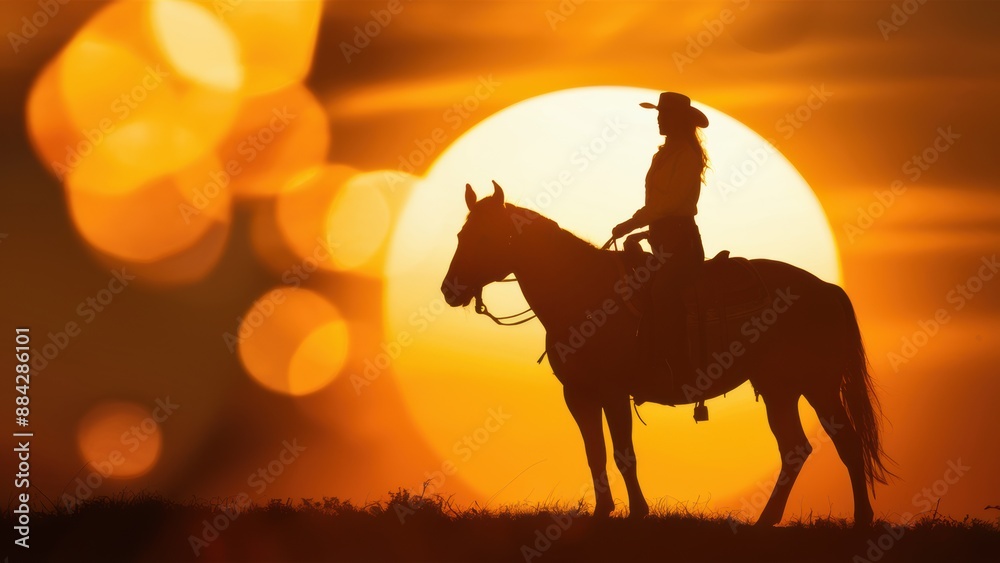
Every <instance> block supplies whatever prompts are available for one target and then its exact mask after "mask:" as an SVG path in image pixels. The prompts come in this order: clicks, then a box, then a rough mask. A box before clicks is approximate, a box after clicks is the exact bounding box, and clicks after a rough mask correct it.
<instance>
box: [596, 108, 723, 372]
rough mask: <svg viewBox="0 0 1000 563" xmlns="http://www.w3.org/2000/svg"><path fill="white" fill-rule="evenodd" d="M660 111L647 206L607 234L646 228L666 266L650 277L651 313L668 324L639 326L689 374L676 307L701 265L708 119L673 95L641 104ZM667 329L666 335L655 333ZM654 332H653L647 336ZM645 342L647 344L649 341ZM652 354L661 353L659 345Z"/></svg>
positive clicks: (620, 234)
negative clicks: (660, 139) (699, 219)
mask: <svg viewBox="0 0 1000 563" xmlns="http://www.w3.org/2000/svg"><path fill="white" fill-rule="evenodd" d="M640 105H641V106H642V107H644V108H652V109H656V110H657V111H658V115H657V123H658V124H659V126H660V134H661V135H664V136H665V137H666V141H665V142H664V143H663V145H661V146H660V149H659V150H658V151H657V152H656V154H654V155H653V162H652V164H651V165H650V167H649V172H647V173H646V202H645V205H644V206H643V207H642V208H641V209H639V210H638V211H636V212H635V214H634V215H632V217H631V218H630V219H628V220H627V221H625V222H623V223H621V224H619V225H618V226H616V227H615V228H614V229H613V230H612V231H611V234H612V236H614V237H615V238H620V237H623V236H625V235H627V234H628V233H630V232H632V231H634V230H636V229H639V228H642V227H645V226H647V225H648V226H649V244H650V246H651V247H652V248H653V250H654V252H655V254H656V255H657V256H659V257H662V259H663V260H664V263H663V267H662V268H660V269H659V271H658V272H656V274H655V275H654V277H653V282H652V288H653V290H652V295H653V313H654V315H655V316H656V317H658V318H665V319H666V323H662V322H657V323H648V322H647V323H643V324H644V325H645V330H643V331H641V332H645V333H646V338H648V339H653V340H652V342H655V343H658V344H660V343H666V344H667V346H666V348H667V350H666V351H667V358H666V359H667V360H668V362H669V363H670V365H671V368H672V371H673V372H674V373H678V371H680V372H681V373H684V372H689V370H690V368H691V366H690V362H689V361H688V360H689V358H688V357H687V356H688V355H687V353H686V351H687V345H686V340H685V338H684V325H685V322H684V312H683V308H682V306H681V302H680V296H679V293H680V291H679V289H680V284H681V282H682V281H683V279H684V278H685V277H687V275H688V274H689V273H690V272H691V271H692V270H693V268H694V267H695V266H697V265H698V264H700V263H701V262H702V261H704V260H705V250H704V248H703V247H702V244H701V234H700V232H699V231H698V225H696V224H695V222H694V216H695V215H696V214H697V213H698V197H699V196H700V195H701V184H702V181H703V179H704V172H705V167H706V165H707V159H706V157H705V149H704V147H702V145H701V140H700V139H699V135H698V128H704V127H708V117H706V116H705V114H704V113H702V112H701V111H700V110H698V109H697V108H694V107H692V106H691V99H690V98H688V97H687V96H685V95H683V94H678V93H676V92H663V93H662V94H660V99H659V102H658V103H657V104H656V105H653V104H650V103H646V102H644V103H642V104H640ZM660 326H666V327H669V328H670V329H671V333H672V334H669V335H666V334H659V332H660V331H659V330H656V328H654V327H660ZM650 329H652V330H650ZM647 342H649V340H647ZM656 348H659V349H662V344H660V346H657V347H656Z"/></svg>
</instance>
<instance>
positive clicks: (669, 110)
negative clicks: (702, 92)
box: [639, 92, 708, 127]
mask: <svg viewBox="0 0 1000 563" xmlns="http://www.w3.org/2000/svg"><path fill="white" fill-rule="evenodd" d="M639 105H640V106H642V107H644V108H650V109H655V110H659V111H661V112H663V113H665V114H666V115H667V116H668V117H671V118H681V119H685V120H688V121H690V122H691V124H692V125H694V126H695V127H708V117H707V116H706V115H705V114H704V113H702V112H701V110H700V109H698V108H696V107H692V106H691V98H689V97H687V96H685V95H684V94H678V93H677V92H663V93H661V94H660V101H659V102H658V103H657V104H655V105H654V104H651V103H649V102H642V103H641V104H639Z"/></svg>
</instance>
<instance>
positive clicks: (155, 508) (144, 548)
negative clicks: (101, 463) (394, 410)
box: [3, 490, 1000, 563]
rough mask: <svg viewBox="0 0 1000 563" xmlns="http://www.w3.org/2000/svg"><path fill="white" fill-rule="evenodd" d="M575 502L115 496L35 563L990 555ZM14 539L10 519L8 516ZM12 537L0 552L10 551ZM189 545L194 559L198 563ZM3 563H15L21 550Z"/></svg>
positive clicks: (69, 525) (52, 536) (994, 546)
mask: <svg viewBox="0 0 1000 563" xmlns="http://www.w3.org/2000/svg"><path fill="white" fill-rule="evenodd" d="M587 508H588V507H586V506H584V505H576V506H569V505H560V506H541V505H538V506H527V505H524V506H506V507H499V508H492V507H481V506H478V505H473V506H471V507H458V506H456V505H455V504H454V503H452V502H451V501H450V499H448V498H444V497H441V496H431V497H422V496H419V495H413V494H411V493H409V492H407V491H402V490H401V491H397V492H395V493H391V494H390V495H389V498H388V500H384V501H379V502H371V503H367V504H354V503H352V502H350V501H342V500H339V499H337V498H323V499H321V500H314V499H311V498H310V499H300V500H298V501H292V500H291V499H286V500H272V501H271V502H269V503H268V504H264V505H258V504H247V505H245V506H239V502H238V500H237V499H221V500H215V501H206V500H195V501H192V502H189V503H176V502H170V501H167V500H164V499H162V498H160V497H158V496H155V495H149V494H135V495H128V494H126V495H119V496H117V497H115V498H107V497H103V498H97V499H94V500H90V501H88V502H85V503H82V504H81V505H79V507H78V508H77V509H76V510H74V511H72V512H69V511H67V510H65V509H62V508H58V507H57V508H56V509H55V510H53V511H50V512H48V513H42V514H33V517H32V534H31V546H32V547H31V555H32V557H31V560H32V561H143V562H146V561H206V562H208V561H211V562H215V561H515V562H516V561H532V562H534V561H541V562H543V563H545V562H550V561H649V560H653V559H656V560H659V561H664V560H666V561H755V562H756V561H761V562H771V561H850V562H861V561H873V562H874V561H879V562H886V561H907V562H911V561H996V560H997V559H996V558H997V554H998V553H1000V526H998V522H1000V520H998V522H988V521H983V520H976V519H969V518H966V519H965V520H961V521H958V520H954V519H950V518H942V517H940V516H937V515H936V514H935V515H931V516H929V517H926V518H923V519H920V520H918V521H915V522H913V523H911V524H910V525H909V526H906V527H894V526H890V525H889V524H887V523H885V522H877V523H876V524H875V525H874V526H872V527H871V528H866V529H864V530H855V529H852V528H851V526H850V522H848V521H846V520H843V519H837V518H829V517H820V518H813V517H811V516H805V517H801V518H799V519H797V520H794V521H792V522H790V523H788V524H787V525H785V526H782V527H777V528H762V529H761V528H753V527H752V526H750V525H749V524H748V522H747V521H746V520H744V519H742V518H737V517H733V516H732V515H729V514H703V513H698V512H693V511H690V510H687V509H685V508H684V507H681V508H672V509H666V508H664V507H663V506H654V508H653V514H652V515H651V516H649V517H648V518H645V519H642V520H635V521H633V520H629V519H627V518H623V517H613V518H611V519H605V520H596V519H594V518H592V517H591V516H589V515H587V512H586V509H587ZM3 518H4V526H5V528H6V529H7V530H8V535H10V534H11V533H12V531H11V530H12V526H13V519H12V514H11V513H10V512H9V511H7V512H5V513H4V516H3ZM11 541H12V539H9V540H8V544H7V545H11V543H10V542H11ZM196 551H197V555H196ZM14 555H15V558H13V559H12V560H11V561H18V560H19V559H18V558H17V555H18V554H16V553H15V554H14Z"/></svg>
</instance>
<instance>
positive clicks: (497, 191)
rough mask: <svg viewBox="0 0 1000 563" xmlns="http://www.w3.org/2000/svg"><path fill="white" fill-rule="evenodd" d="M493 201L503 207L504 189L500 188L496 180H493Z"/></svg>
mask: <svg viewBox="0 0 1000 563" xmlns="http://www.w3.org/2000/svg"><path fill="white" fill-rule="evenodd" d="M493 199H495V200H496V201H495V202H494V203H497V204H499V205H501V206H502V205H503V188H501V187H500V184H498V183H497V181H496V180H493Z"/></svg>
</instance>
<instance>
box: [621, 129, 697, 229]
mask: <svg viewBox="0 0 1000 563" xmlns="http://www.w3.org/2000/svg"><path fill="white" fill-rule="evenodd" d="M701 172H702V162H701V158H700V156H699V155H698V153H697V152H696V151H695V150H694V148H693V147H691V146H690V145H688V144H687V143H683V142H678V143H670V142H669V141H668V143H667V144H666V145H664V146H663V147H661V148H660V150H658V151H657V152H656V154H654V155H653V162H652V164H651V165H650V167H649V172H648V173H646V204H645V205H644V206H643V207H642V209H640V210H638V211H636V212H635V215H633V216H632V217H633V218H634V219H635V220H637V221H639V222H640V223H641V224H640V225H638V227H644V226H646V225H648V224H650V223H652V222H654V221H656V220H658V219H663V218H665V217H693V216H695V215H697V214H698V196H700V195H701Z"/></svg>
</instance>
